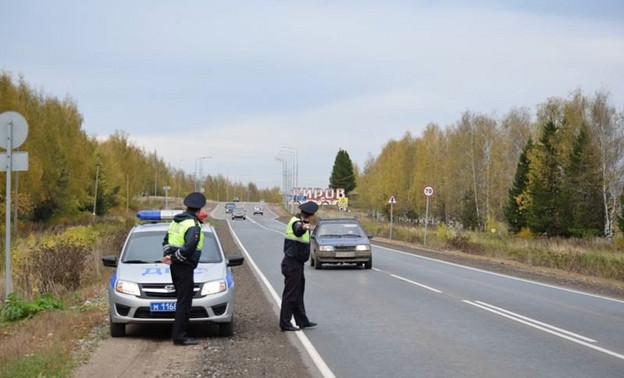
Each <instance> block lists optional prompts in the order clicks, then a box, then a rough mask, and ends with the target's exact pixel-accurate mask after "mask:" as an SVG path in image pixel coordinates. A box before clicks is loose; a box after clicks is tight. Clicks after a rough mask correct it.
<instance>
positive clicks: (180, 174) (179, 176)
mask: <svg viewBox="0 0 624 378" xmlns="http://www.w3.org/2000/svg"><path fill="white" fill-rule="evenodd" d="M183 160H184V159H180V160H178V198H180V181H181V177H182V169H181V167H180V165H181V163H182V161H183Z"/></svg>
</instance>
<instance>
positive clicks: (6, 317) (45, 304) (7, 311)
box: [0, 293, 63, 322]
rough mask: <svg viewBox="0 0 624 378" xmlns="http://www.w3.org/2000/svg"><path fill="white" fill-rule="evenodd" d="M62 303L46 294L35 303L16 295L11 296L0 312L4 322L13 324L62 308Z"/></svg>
mask: <svg viewBox="0 0 624 378" xmlns="http://www.w3.org/2000/svg"><path fill="white" fill-rule="evenodd" d="M62 307H63V305H62V304H61V302H59V301H57V300H55V299H54V298H53V297H52V296H51V295H49V294H46V295H42V296H39V297H37V298H36V299H35V300H34V301H33V302H29V301H27V300H25V299H23V298H21V297H20V296H19V295H17V294H16V293H11V294H9V297H8V299H7V301H6V304H5V305H4V306H2V310H0V316H1V317H2V320H3V321H7V322H13V321H16V320H20V319H24V318H27V317H30V316H32V315H34V314H36V313H38V312H40V311H44V310H51V309H55V308H62Z"/></svg>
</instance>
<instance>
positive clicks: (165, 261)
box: [160, 255, 171, 265]
mask: <svg viewBox="0 0 624 378" xmlns="http://www.w3.org/2000/svg"><path fill="white" fill-rule="evenodd" d="M160 262H162V263H163V264H167V265H171V256H169V255H167V256H165V257H163V258H162V259H160Z"/></svg>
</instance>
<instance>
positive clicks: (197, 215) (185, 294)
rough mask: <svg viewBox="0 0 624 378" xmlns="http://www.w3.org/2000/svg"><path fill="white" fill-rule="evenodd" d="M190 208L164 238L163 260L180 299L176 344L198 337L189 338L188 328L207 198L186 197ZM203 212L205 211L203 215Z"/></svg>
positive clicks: (176, 317) (178, 216) (177, 308)
mask: <svg viewBox="0 0 624 378" xmlns="http://www.w3.org/2000/svg"><path fill="white" fill-rule="evenodd" d="M184 205H185V206H186V211H184V212H183V213H180V214H177V215H176V216H175V217H174V218H173V221H172V222H171V224H170V225H169V230H168V231H167V234H166V235H165V239H164V241H163V255H164V257H163V258H162V260H161V261H162V262H163V263H165V264H167V265H169V266H170V271H171V279H172V280H173V285H174V287H175V290H176V295H177V302H176V312H175V320H174V322H173V330H172V332H171V338H172V339H173V343H174V344H175V345H195V344H197V343H198V341H197V340H195V339H193V338H190V337H188V335H187V333H186V332H187V329H188V323H189V319H190V317H191V306H192V304H193V295H194V293H193V288H194V286H195V283H194V281H193V271H194V270H195V268H196V267H197V264H198V263H199V258H200V256H201V248H202V245H203V244H204V234H203V232H202V231H201V223H202V219H203V218H205V212H203V211H202V210H201V208H202V207H204V206H205V205H206V197H204V195H203V194H201V193H198V192H194V193H191V194H189V195H187V196H186V198H184ZM202 213H203V214H202Z"/></svg>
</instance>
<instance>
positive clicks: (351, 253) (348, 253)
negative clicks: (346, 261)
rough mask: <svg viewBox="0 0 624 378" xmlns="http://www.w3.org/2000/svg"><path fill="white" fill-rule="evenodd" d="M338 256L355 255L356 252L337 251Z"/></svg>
mask: <svg viewBox="0 0 624 378" xmlns="http://www.w3.org/2000/svg"><path fill="white" fill-rule="evenodd" d="M336 257H355V252H336Z"/></svg>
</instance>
